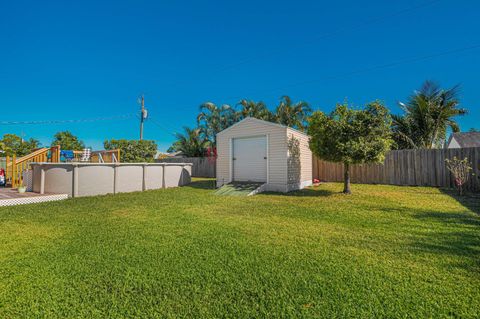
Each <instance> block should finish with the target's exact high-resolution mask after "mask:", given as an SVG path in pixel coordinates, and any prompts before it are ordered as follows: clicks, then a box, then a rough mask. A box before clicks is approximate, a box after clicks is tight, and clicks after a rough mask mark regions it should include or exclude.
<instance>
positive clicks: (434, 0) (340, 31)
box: [219, 0, 441, 71]
mask: <svg viewBox="0 0 480 319" xmlns="http://www.w3.org/2000/svg"><path fill="white" fill-rule="evenodd" d="M440 1H441V0H432V1H427V2H425V3H421V4H419V5H415V6H411V7H408V8H405V9H402V10H400V11H397V12H393V13H390V14H386V15H383V16H380V17H374V18H372V19H370V20H367V21H364V22H360V23H357V24H354V25H351V26H348V27H343V28H338V29H336V30H333V31H331V32H328V33H325V34H323V35H320V36H318V37H316V38H314V39H313V40H310V41H305V42H304V43H302V44H300V45H297V46H295V47H290V48H285V49H282V50H275V51H273V52H270V53H265V54H263V55H259V56H257V57H252V58H250V59H246V60H243V61H240V62H238V63H236V64H232V65H229V66H226V67H225V68H223V69H220V70H219V71H226V70H229V69H232V68H236V67H238V66H242V65H244V64H247V63H250V62H253V61H256V60H258V59H263V58H269V57H273V56H276V55H279V54H280V53H285V52H287V51H294V50H297V49H298V47H299V46H305V45H310V44H312V43H315V42H316V41H318V40H323V39H326V38H330V37H332V36H335V35H337V34H341V33H343V32H345V31H349V30H351V29H353V30H355V31H356V30H358V29H359V28H361V27H365V26H369V25H372V24H375V23H378V22H380V21H383V20H386V19H390V18H393V17H397V16H400V15H402V14H404V13H408V12H411V11H415V10H417V9H421V8H424V7H428V6H430V5H433V4H435V3H437V2H440Z"/></svg>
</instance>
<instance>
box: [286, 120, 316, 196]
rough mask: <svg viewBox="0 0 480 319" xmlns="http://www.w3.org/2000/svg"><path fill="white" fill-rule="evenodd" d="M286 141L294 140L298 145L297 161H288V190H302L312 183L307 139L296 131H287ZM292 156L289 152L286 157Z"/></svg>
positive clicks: (310, 154)
mask: <svg viewBox="0 0 480 319" xmlns="http://www.w3.org/2000/svg"><path fill="white" fill-rule="evenodd" d="M287 134H288V140H289V141H291V140H292V139H294V140H295V141H297V143H298V151H299V154H298V156H299V158H298V160H292V159H290V160H288V190H294V189H298V188H303V187H302V185H303V186H307V185H310V184H311V183H312V172H313V171H312V161H313V159H312V151H310V146H309V137H308V135H305V134H303V133H301V132H299V131H297V130H294V129H291V128H288V129H287ZM292 155H293V154H291V152H290V151H289V153H288V156H289V157H291V156H292Z"/></svg>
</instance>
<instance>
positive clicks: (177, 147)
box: [168, 127, 210, 157]
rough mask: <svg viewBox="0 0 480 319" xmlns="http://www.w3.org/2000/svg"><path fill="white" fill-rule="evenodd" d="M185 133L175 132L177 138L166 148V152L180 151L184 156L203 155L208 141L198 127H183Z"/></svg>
mask: <svg viewBox="0 0 480 319" xmlns="http://www.w3.org/2000/svg"><path fill="white" fill-rule="evenodd" d="M183 129H184V131H185V133H184V134H181V133H177V134H176V138H177V140H176V141H175V142H174V143H173V145H172V146H171V147H170V148H169V149H168V152H169V153H171V152H178V151H181V152H182V153H183V155H185V156H186V157H203V156H205V154H206V149H207V147H208V146H209V145H210V142H209V141H208V140H207V139H206V138H205V137H204V136H203V135H202V132H201V130H200V129H199V128H196V129H191V128H188V127H184V128H183Z"/></svg>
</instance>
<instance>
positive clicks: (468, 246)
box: [413, 199, 480, 272]
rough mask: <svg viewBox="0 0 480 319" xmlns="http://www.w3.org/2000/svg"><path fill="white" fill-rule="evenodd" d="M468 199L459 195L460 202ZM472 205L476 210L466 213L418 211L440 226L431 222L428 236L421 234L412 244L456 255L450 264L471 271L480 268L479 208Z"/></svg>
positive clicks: (429, 250) (420, 217)
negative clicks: (432, 224)
mask: <svg viewBox="0 0 480 319" xmlns="http://www.w3.org/2000/svg"><path fill="white" fill-rule="evenodd" d="M465 201H467V204H468V205H470V204H471V202H470V201H469V200H467V199H460V200H459V202H460V203H462V204H463V202H465ZM464 206H465V207H467V208H469V209H470V210H471V211H472V212H475V214H472V213H470V212H465V213H446V212H445V213H443V212H421V213H417V214H416V215H415V217H416V218H418V219H420V220H422V221H425V222H430V223H431V222H433V223H434V224H438V225H440V226H442V225H443V226H448V227H439V228H437V227H435V228H434V226H432V231H430V232H428V235H427V236H423V237H421V238H420V239H419V240H417V241H416V242H415V243H413V248H414V249H418V250H421V251H424V252H428V253H434V254H442V255H445V256H450V257H457V261H454V262H452V264H451V266H453V267H459V268H463V269H465V270H468V271H473V272H478V271H480V258H479V257H480V217H479V216H478V215H476V214H478V206H477V205H474V206H475V207H476V210H474V209H471V208H470V207H471V206H470V207H468V206H466V205H464Z"/></svg>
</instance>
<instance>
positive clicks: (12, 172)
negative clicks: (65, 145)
mask: <svg viewBox="0 0 480 319" xmlns="http://www.w3.org/2000/svg"><path fill="white" fill-rule="evenodd" d="M57 148H58V151H59V149H60V148H59V147H52V148H51V149H52V150H53V152H52V159H53V158H54V156H53V153H54V152H55V150H56V149H57ZM51 149H49V148H46V147H44V148H40V149H38V150H35V151H33V152H32V153H30V154H28V155H25V156H22V157H19V158H17V157H16V156H15V155H13V156H12V157H10V156H7V163H6V168H5V175H6V179H7V183H10V185H11V186H12V187H13V188H15V187H18V186H20V185H22V184H23V172H24V171H26V170H28V169H30V164H31V163H41V162H47V161H48V151H50V150H51ZM58 158H59V157H58ZM55 159H56V157H55Z"/></svg>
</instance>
